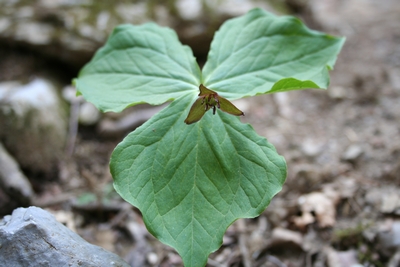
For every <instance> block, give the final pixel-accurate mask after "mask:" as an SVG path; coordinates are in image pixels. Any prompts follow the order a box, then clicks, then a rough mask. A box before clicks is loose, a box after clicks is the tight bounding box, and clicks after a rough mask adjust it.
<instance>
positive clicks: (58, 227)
mask: <svg viewBox="0 0 400 267" xmlns="http://www.w3.org/2000/svg"><path fill="white" fill-rule="evenodd" d="M10 266H13V267H26V266H51V267H58V266H72V267H73V266H79V267H82V266H87V267H92V266H93V267H102V266H104V267H109V266H121V267H129V265H128V264H127V263H126V262H124V261H123V260H122V259H121V258H120V257H118V256H117V255H115V254H113V253H111V252H108V251H106V250H104V249H102V248H100V247H97V246H95V245H92V244H89V243H87V242H86V241H85V240H83V239H82V238H81V237H80V236H79V235H77V234H76V233H74V232H72V231H71V230H69V229H68V228H67V227H66V226H64V225H63V224H61V223H59V222H57V221H56V219H55V218H54V216H53V215H51V214H50V213H48V212H47V211H45V210H42V209H40V208H37V207H29V208H18V209H16V210H14V211H13V213H12V215H11V216H10V215H8V216H6V217H4V218H3V220H2V221H0V267H10Z"/></svg>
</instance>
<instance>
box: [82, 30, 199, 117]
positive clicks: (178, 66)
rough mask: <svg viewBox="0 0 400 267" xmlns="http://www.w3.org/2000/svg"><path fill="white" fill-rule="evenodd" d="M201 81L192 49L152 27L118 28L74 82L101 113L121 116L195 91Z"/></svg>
mask: <svg viewBox="0 0 400 267" xmlns="http://www.w3.org/2000/svg"><path fill="white" fill-rule="evenodd" d="M200 77H201V72H200V69H199V66H198V65H197V63H196V59H195V58H194V57H193V54H192V51H191V49H190V48H189V47H187V46H183V45H182V44H181V43H180V42H179V40H178V38H177V35H176V33H175V32H174V31H173V30H171V29H168V28H163V27H160V26H157V25H156V24H153V23H148V24H144V25H140V26H132V25H121V26H118V27H116V28H115V29H114V31H113V33H112V34H111V36H110V37H109V39H108V40H107V43H106V44H105V46H104V47H102V48H101V49H99V50H98V51H97V53H96V54H95V56H94V57H93V59H92V60H91V61H90V62H89V63H88V64H87V65H86V66H85V67H84V68H83V69H82V70H81V72H80V73H79V76H78V78H77V79H75V80H74V84H75V86H76V87H77V89H78V91H79V93H80V94H82V95H83V96H84V97H85V99H86V100H88V101H90V102H92V103H93V104H95V105H96V106H97V108H99V109H100V110H102V111H115V112H119V111H122V110H123V109H124V108H126V107H128V106H132V105H135V104H139V103H149V104H152V105H158V104H162V103H164V102H166V101H170V100H173V99H175V98H178V97H180V96H181V95H184V94H188V93H193V92H197V91H198V86H199V84H200Z"/></svg>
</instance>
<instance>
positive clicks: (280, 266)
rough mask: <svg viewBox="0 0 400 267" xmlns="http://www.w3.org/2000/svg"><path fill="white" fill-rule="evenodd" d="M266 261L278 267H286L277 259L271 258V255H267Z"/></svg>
mask: <svg viewBox="0 0 400 267" xmlns="http://www.w3.org/2000/svg"><path fill="white" fill-rule="evenodd" d="M267 261H269V262H271V263H273V264H275V265H276V266H278V267H287V265H286V264H284V263H283V262H281V261H280V260H279V259H278V258H277V257H275V256H272V255H267Z"/></svg>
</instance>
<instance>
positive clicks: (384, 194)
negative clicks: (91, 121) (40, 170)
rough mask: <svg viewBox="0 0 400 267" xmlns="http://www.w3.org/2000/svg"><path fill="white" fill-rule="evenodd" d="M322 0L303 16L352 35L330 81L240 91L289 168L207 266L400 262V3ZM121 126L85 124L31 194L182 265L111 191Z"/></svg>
mask: <svg viewBox="0 0 400 267" xmlns="http://www.w3.org/2000/svg"><path fill="white" fill-rule="evenodd" d="M375 2H376V3H375ZM324 3H331V5H330V6H329V5H328V6H323V5H322V4H319V5H318V4H317V6H316V7H314V8H313V9H307V10H304V12H303V13H300V17H301V18H302V19H304V20H305V21H306V23H307V24H308V25H309V26H310V27H311V28H314V29H317V30H323V31H325V32H328V33H330V34H333V35H341V36H346V38H347V41H346V43H345V45H344V47H343V50H342V52H341V53H340V55H339V57H338V60H337V63H336V65H335V69H334V70H333V71H332V72H331V85H330V87H329V89H328V90H327V91H326V90H305V91H298V92H289V93H280V94H276V95H263V96H257V97H254V98H248V99H244V100H239V101H238V102H236V103H237V105H238V106H240V108H242V109H243V110H244V111H245V113H246V116H245V117H244V118H243V119H242V121H243V122H246V123H250V124H252V125H253V127H254V128H255V130H256V131H257V133H258V134H259V135H261V136H264V137H266V138H267V139H268V141H269V142H270V143H272V144H273V145H274V146H275V147H276V148H277V150H278V152H279V153H280V154H281V155H283V156H284V157H285V158H286V160H287V164H288V168H289V173H288V177H287V181H286V183H285V185H284V188H283V190H282V192H280V193H279V194H278V195H277V196H276V197H275V198H274V199H273V201H272V202H271V204H270V205H269V207H268V208H267V209H266V210H265V212H264V213H263V214H262V215H261V216H259V217H258V218H255V219H246V220H238V221H237V222H235V223H234V224H233V225H231V226H230V227H229V228H228V230H227V232H226V235H225V238H224V242H223V245H222V247H221V248H220V249H219V250H218V251H216V252H215V253H213V254H212V255H211V256H210V260H209V263H208V266H226V267H228V266H246V267H249V266H265V267H267V266H268V267H272V266H288V267H303V266H315V267H317V266H330V267H340V266H343V267H347V266H348V267H350V266H391V267H395V266H400V245H399V244H400V241H399V240H400V27H399V25H400V6H399V4H398V2H397V1H395V0H385V1H379V2H378V1H368V0H365V1H362V0H351V1H347V2H345V1H336V2H335V1H324ZM318 8H321V10H318ZM319 11H321V14H320V13H318V12H319ZM23 58H24V61H25V64H26V66H28V70H29V71H31V70H32V67H31V65H32V64H31V65H29V64H30V63H29V62H30V61H29V58H28V60H27V59H26V57H23ZM21 59H22V57H21V58H20V57H18V56H14V58H11V59H10V60H11V61H10V62H12V61H14V62H15V61H17V62H18V60H21ZM33 65H35V64H33ZM33 65H32V66H33ZM15 71H18V70H15ZM36 71H37V70H36ZM72 72H73V71H72ZM69 78H72V77H69ZM124 134H126V132H125V133H124ZM122 138H123V134H121V135H117V136H112V137H110V136H106V135H103V134H101V132H100V131H99V130H98V128H96V127H80V128H79V132H78V138H77V141H76V144H75V152H74V153H73V155H72V156H71V157H70V158H69V159H67V160H65V161H64V162H63V163H62V164H61V165H60V173H59V180H58V181H48V182H46V183H40V184H36V185H35V184H34V186H35V189H36V191H37V199H36V200H35V201H34V202H35V204H37V205H38V206H41V207H44V208H48V209H50V210H52V211H53V213H54V214H55V215H56V217H57V218H58V219H59V220H61V221H63V222H64V223H65V224H66V225H67V226H69V227H70V228H72V229H74V230H75V231H77V232H78V233H79V234H80V235H81V236H82V237H83V238H85V239H86V240H88V241H89V242H91V243H93V244H96V245H99V246H102V247H104V248H105V249H107V250H110V251H112V252H115V253H116V254H118V255H120V256H121V257H123V258H124V259H125V260H127V262H129V263H130V264H131V265H132V266H182V263H181V260H180V258H179V256H178V255H177V254H176V253H175V252H174V250H173V249H171V248H169V247H167V246H164V245H163V244H161V243H160V242H159V241H157V240H156V239H155V238H154V237H152V236H151V235H150V234H149V233H148V232H147V230H146V228H145V226H144V224H143V221H142V219H141V215H140V212H139V211H138V210H136V209H134V208H132V207H131V206H129V205H128V204H126V203H125V202H124V201H123V200H122V199H120V198H119V197H118V196H117V195H116V194H115V193H114V192H113V188H112V178H111V175H110V173H109V170H108V160H109V157H110V155H111V152H112V150H113V148H114V147H115V146H116V145H117V144H118V142H119V141H120V140H121V139H122ZM357 264H359V265H357Z"/></svg>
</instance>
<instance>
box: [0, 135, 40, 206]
mask: <svg viewBox="0 0 400 267" xmlns="http://www.w3.org/2000/svg"><path fill="white" fill-rule="evenodd" d="M0 187H2V188H3V189H4V191H5V192H7V194H8V195H9V196H10V197H11V198H12V199H13V200H16V201H17V202H18V203H19V204H20V205H24V206H25V205H29V204H30V202H31V198H32V195H33V190H32V186H31V184H30V182H29V180H28V179H27V178H26V177H25V175H24V174H23V173H22V172H21V170H20V169H19V166H18V163H17V162H16V161H15V160H14V159H13V158H12V157H11V155H10V154H8V152H7V151H6V149H5V148H4V146H3V144H2V143H0Z"/></svg>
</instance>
